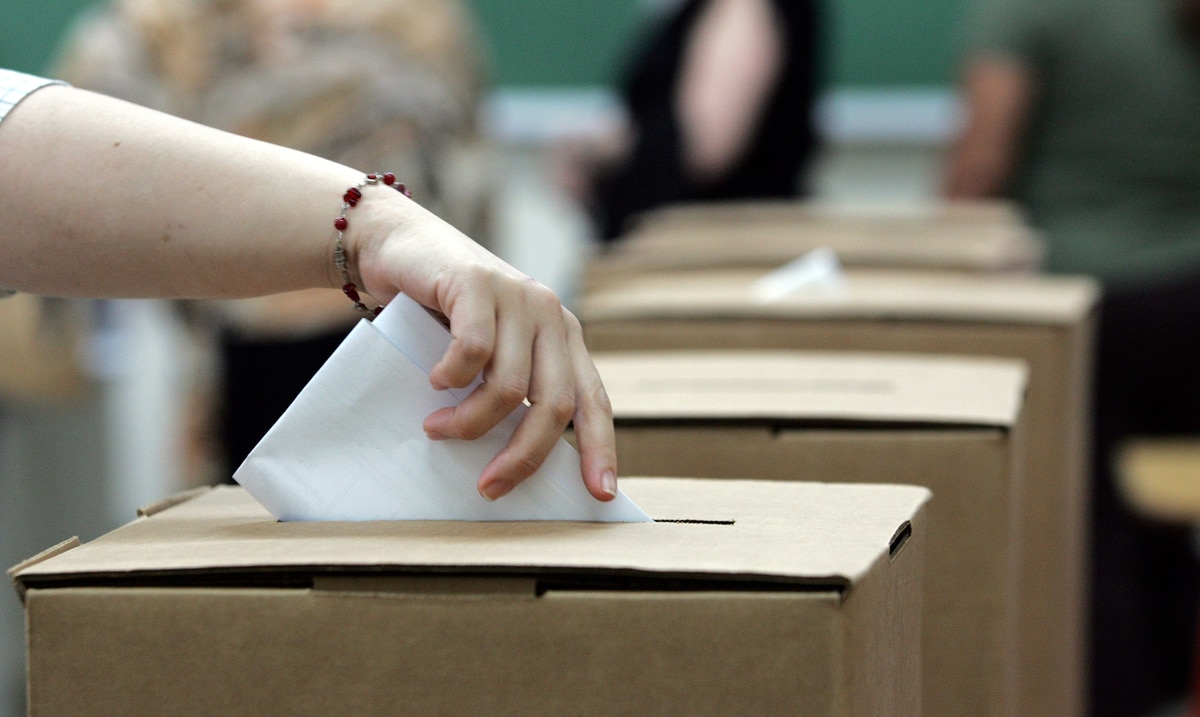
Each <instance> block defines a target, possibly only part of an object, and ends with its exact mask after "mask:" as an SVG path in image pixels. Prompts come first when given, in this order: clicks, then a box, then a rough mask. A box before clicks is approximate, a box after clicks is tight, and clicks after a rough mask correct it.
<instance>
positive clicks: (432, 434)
mask: <svg viewBox="0 0 1200 717" xmlns="http://www.w3.org/2000/svg"><path fill="white" fill-rule="evenodd" d="M425 436H426V437H427V438H429V440H431V441H444V440H446V436H445V435H444V434H443V433H441V432H439V431H434V430H431V429H428V428H427V429H425Z"/></svg>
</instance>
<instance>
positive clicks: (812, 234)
mask: <svg viewBox="0 0 1200 717" xmlns="http://www.w3.org/2000/svg"><path fill="white" fill-rule="evenodd" d="M819 247H824V248H828V249H830V250H832V251H833V252H834V253H835V254H837V256H838V258H839V259H840V261H841V262H842V263H843V264H844V265H846V266H853V267H875V268H907V269H930V270H939V271H952V272H968V273H979V272H982V273H1001V272H1022V271H1030V270H1033V269H1036V268H1038V267H1039V266H1041V263H1042V256H1043V247H1042V244H1041V241H1040V239H1039V238H1038V235H1037V233H1036V232H1035V231H1034V230H1033V229H1032V228H1030V227H1029V226H1028V225H1027V224H1026V223H1025V222H1024V221H1023V220H1022V219H1021V217H1020V215H1019V214H1018V213H1017V211H1016V210H1015V208H1013V207H1012V206H1011V205H1010V204H1006V203H992V202H981V203H929V204H916V205H907V204H906V205H888V204H830V203H819V202H782V201H781V202H722V203H709V204H695V205H680V206H675V207H669V208H666V209H661V210H658V211H655V212H651V213H649V214H647V215H645V216H643V217H642V218H641V220H640V221H639V222H638V223H637V224H636V225H635V226H634V228H633V229H632V230H631V231H630V232H629V233H628V234H627V235H625V236H624V237H622V238H621V239H620V240H619V241H617V242H615V243H614V244H613V246H612V247H610V248H609V249H608V250H607V251H606V252H604V253H602V254H600V255H598V256H596V257H594V258H592V259H591V260H590V261H589V262H588V264H587V265H586V267H585V272H584V285H585V287H586V289H587V290H591V289H595V288H598V287H600V286H603V285H604V284H606V283H609V282H611V281H618V280H620V279H622V278H627V277H629V276H632V275H635V274H640V273H647V272H659V273H661V272H668V271H695V270H703V269H712V268H756V269H770V268H774V267H778V266H782V265H783V264H786V263H787V262H789V261H791V260H793V259H795V258H797V257H799V256H801V255H803V254H805V253H807V252H809V251H812V250H814V249H816V248H819Z"/></svg>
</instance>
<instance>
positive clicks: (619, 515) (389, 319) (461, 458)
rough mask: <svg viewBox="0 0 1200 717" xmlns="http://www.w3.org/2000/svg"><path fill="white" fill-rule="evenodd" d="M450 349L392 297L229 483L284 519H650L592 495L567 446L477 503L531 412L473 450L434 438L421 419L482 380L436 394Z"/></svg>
mask: <svg viewBox="0 0 1200 717" xmlns="http://www.w3.org/2000/svg"><path fill="white" fill-rule="evenodd" d="M450 341H451V336H450V333H449V332H448V331H447V330H446V328H445V327H444V326H442V324H441V323H440V322H439V321H438V320H437V319H435V318H434V317H433V316H431V315H430V314H429V312H427V311H426V310H425V308H424V307H422V306H421V305H420V304H417V303H416V302H415V301H413V300H412V299H409V298H408V297H407V296H404V295H400V296H397V297H396V298H395V299H394V300H393V301H392V302H391V303H390V304H389V305H388V307H387V308H386V309H385V310H384V311H383V313H382V314H380V315H379V317H378V318H377V319H375V321H374V322H373V323H372V322H369V321H366V320H364V321H361V322H359V324H358V326H356V327H355V328H354V330H353V331H351V332H350V335H349V336H348V337H347V338H346V340H345V341H344V342H342V344H341V346H339V347H338V349H337V350H336V351H335V352H334V354H333V355H332V356H331V357H330V358H329V361H328V362H326V363H325V365H324V366H322V367H321V369H320V370H319V371H318V372H317V374H316V375H315V376H314V377H313V379H312V381H310V382H309V384H308V385H307V386H306V387H305V388H304V390H303V391H301V393H300V395H299V396H297V398H296V400H295V402H293V403H292V405H291V406H290V407H289V408H288V410H287V411H286V412H285V413H284V415H283V416H282V417H281V418H280V419H279V421H278V422H277V423H276V424H275V426H274V427H273V428H272V429H271V430H270V431H269V432H268V433H267V435H266V436H265V437H264V438H263V439H262V441H260V442H259V444H258V445H257V446H256V447H255V448H254V450H253V451H251V453H250V455H249V456H248V457H247V458H246V460H245V462H244V463H243V464H242V465H241V467H240V468H238V470H237V471H236V472H235V473H234V478H235V479H236V480H237V482H238V483H240V484H241V485H242V486H244V487H245V488H246V490H247V491H249V492H250V494H251V495H253V496H254V497H255V498H256V499H257V500H258V501H259V502H260V503H262V504H263V506H265V507H266V508H267V510H269V511H271V513H272V514H273V515H274V516H275V517H276V518H279V519H281V520H587V521H614V522H617V521H624V522H639V521H648V520H650V518H649V517H648V516H647V515H646V514H645V513H644V512H642V510H641V509H640V508H638V507H637V506H636V505H635V504H634V503H633V502H632V501H631V500H629V499H628V498H627V497H626V496H625V495H624V494H618V495H617V497H616V499H614V500H612V501H609V502H607V503H602V502H600V501H597V500H596V499H595V498H593V497H592V496H591V495H590V494H589V493H588V492H587V489H586V488H585V487H584V485H583V479H582V478H581V476H580V468H579V455H578V453H576V451H575V449H574V448H572V447H571V446H570V444H568V443H566V442H565V441H563V440H561V439H560V440H559V442H558V445H557V446H556V447H555V448H554V450H553V451H551V453H550V455H549V457H548V458H547V459H546V461H545V463H544V464H543V465H542V467H541V468H539V469H538V471H537V472H536V473H534V474H533V475H532V476H531V477H530V478H529V479H527V480H526V481H524V482H523V483H521V484H520V485H518V486H517V487H516V488H515V489H514V490H513V491H512V492H511V493H509V494H508V495H506V496H504V497H503V498H501V499H499V500H497V501H495V502H488V501H487V500H486V499H484V498H483V497H481V496H480V495H479V493H478V491H477V490H476V483H477V481H478V479H479V476H480V474H481V473H482V471H483V468H484V467H485V466H486V465H487V464H488V463H489V462H490V461H491V459H492V458H493V457H494V456H495V455H496V454H497V453H498V452H499V451H500V449H501V448H503V447H504V446H505V444H507V442H508V439H509V437H510V436H511V435H512V432H513V431H514V430H515V429H516V426H517V424H518V423H519V422H520V419H521V417H522V416H524V415H525V412H526V411H527V410H528V408H527V407H525V406H520V407H518V409H517V410H516V411H514V412H513V414H512V415H510V416H509V417H508V418H506V419H505V420H504V421H502V422H501V423H500V424H499V425H498V426H496V428H494V429H493V430H492V431H491V432H490V433H488V434H487V435H485V436H483V437H482V438H479V439H477V440H474V441H457V440H449V441H432V440H430V439H429V438H427V437H426V436H425V432H424V430H423V428H422V424H423V422H424V420H425V417H426V416H428V415H429V414H430V413H433V412H434V411H436V410H438V409H440V408H443V407H447V406H454V405H457V404H458V403H459V402H460V401H462V399H464V398H466V397H467V395H469V394H470V392H471V391H472V390H473V389H474V387H475V386H476V385H478V383H479V381H478V380H477V381H476V383H475V384H473V385H472V386H469V387H467V388H465V389H449V390H445V391H438V390H435V389H434V388H433V387H432V385H431V384H430V382H429V371H430V369H432V368H433V366H434V365H435V364H436V363H437V362H438V361H439V360H440V359H441V357H442V355H443V354H444V353H445V351H446V349H447V348H448V347H449V345H450Z"/></svg>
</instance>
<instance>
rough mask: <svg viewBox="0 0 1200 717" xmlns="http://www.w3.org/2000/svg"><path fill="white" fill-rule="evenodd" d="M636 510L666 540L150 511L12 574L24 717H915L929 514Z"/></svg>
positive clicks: (701, 485) (909, 509)
mask: <svg viewBox="0 0 1200 717" xmlns="http://www.w3.org/2000/svg"><path fill="white" fill-rule="evenodd" d="M622 486H623V488H624V489H625V490H626V491H627V492H628V493H629V495H630V496H631V497H633V498H634V499H635V500H636V501H637V502H638V503H640V504H641V505H642V506H643V507H644V508H645V509H647V510H648V511H649V512H650V513H651V514H653V515H654V516H655V517H657V518H660V519H664V520H661V521H660V522H657V523H624V524H621V523H563V522H508V523H464V522H458V523H449V522H435V521H408V522H373V523H279V522H276V521H275V520H274V519H273V518H272V517H271V516H270V515H269V514H268V513H267V512H266V511H265V510H264V509H263V508H262V507H261V506H259V505H258V504H257V503H255V502H254V501H253V500H252V499H251V498H250V497H249V496H248V495H247V494H246V493H245V492H244V491H242V490H241V489H237V488H225V489H215V490H211V491H203V492H200V493H199V494H198V495H195V496H193V497H190V498H188V499H186V500H183V501H182V502H179V503H177V504H174V505H169V506H167V507H165V508H164V509H161V510H156V509H151V510H149V511H146V515H145V516H144V517H142V518H140V519H138V520H137V521H135V522H133V523H131V524H128V525H126V526H125V527H123V528H121V529H119V530H117V531H115V532H113V533H110V534H109V535H106V536H103V537H101V538H99V539H97V540H95V541H93V542H91V543H88V544H86V545H82V546H80V545H78V544H76V543H67V544H64V545H62V546H60V547H58V548H57V549H54V550H51V551H48V552H47V553H45V554H43V555H41V556H38V557H37V558H34V559H32V560H30V561H28V562H27V563H26V564H24V565H22V566H18V567H17V568H15V569H14V570H13V571H12V573H13V576H14V579H15V580H16V583H17V586H18V589H19V590H20V591H21V593H22V594H23V597H24V601H25V606H26V615H27V627H28V638H29V642H28V651H29V690H30V693H29V694H30V714H31V715H34V717H38V716H41V715H54V716H55V717H70V716H72V715H89V716H90V715H98V714H105V715H108V714H113V715H115V714H131V715H132V714H136V715H145V714H171V715H180V716H190V715H206V716H207V715H216V714H219V715H248V716H250V715H252V716H254V717H260V716H261V715H264V714H311V715H328V714H352V715H359V716H361V715H366V716H370V715H388V716H391V715H397V714H420V715H433V714H446V715H459V714H489V715H491V714H496V715H500V714H512V715H518V714H520V715H524V714H580V715H585V714H672V715H676V714H712V715H724V714H746V715H763V714H798V715H814V716H817V715H856V716H862V717H868V716H875V715H882V714H888V715H918V714H919V713H920V615H921V606H920V598H921V594H920V585H921V579H922V576H921V570H922V553H923V546H922V543H923V542H924V539H925V537H924V534H925V520H924V504H925V502H926V500H927V499H928V496H929V493H928V491H927V490H925V489H924V488H920V487H912V486H847V485H822V484H800V483H770V482H755V481H745V482H732V481H725V482H722V481H709V480H704V481H683V480H676V479H670V480H655V479H643V480H625V481H623V483H622Z"/></svg>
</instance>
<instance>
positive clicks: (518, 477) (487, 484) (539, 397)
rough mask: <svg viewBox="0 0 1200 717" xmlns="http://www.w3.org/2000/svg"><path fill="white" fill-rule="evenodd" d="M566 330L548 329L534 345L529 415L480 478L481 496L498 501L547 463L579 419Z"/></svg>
mask: <svg viewBox="0 0 1200 717" xmlns="http://www.w3.org/2000/svg"><path fill="white" fill-rule="evenodd" d="M564 338H565V336H564V334H563V332H562V330H561V326H550V327H546V328H545V330H543V331H542V332H540V333H539V335H538V337H537V339H536V340H535V342H534V344H533V354H534V362H533V373H532V375H531V377H530V387H529V410H528V411H526V413H525V416H524V417H523V418H522V419H521V422H520V423H519V424H518V425H517V429H516V430H515V431H514V432H513V435H512V436H511V437H510V438H509V441H508V445H506V446H505V447H504V449H503V450H502V451H500V453H499V454H497V455H496V457H495V458H493V459H492V461H491V463H489V464H488V466H487V467H486V468H484V470H483V473H482V475H480V477H479V492H480V493H481V494H482V495H483V496H485V497H487V498H489V499H491V500H495V499H497V498H499V497H501V496H503V495H505V494H507V493H508V492H509V491H511V490H512V489H513V488H515V487H516V485H517V484H518V483H520V482H521V481H523V480H525V479H526V478H528V477H529V476H530V475H532V474H533V473H534V471H536V470H537V469H538V467H539V466H541V464H542V463H543V462H544V461H545V460H546V456H548V455H549V454H550V451H551V450H553V449H554V446H555V445H556V444H557V443H558V439H559V437H560V436H562V432H563V430H564V429H565V428H566V427H567V424H568V423H569V422H570V420H571V417H572V416H573V415H574V414H575V381H574V377H573V375H572V370H571V362H570V355H569V352H568V351H567V350H566V344H565V342H564Z"/></svg>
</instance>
